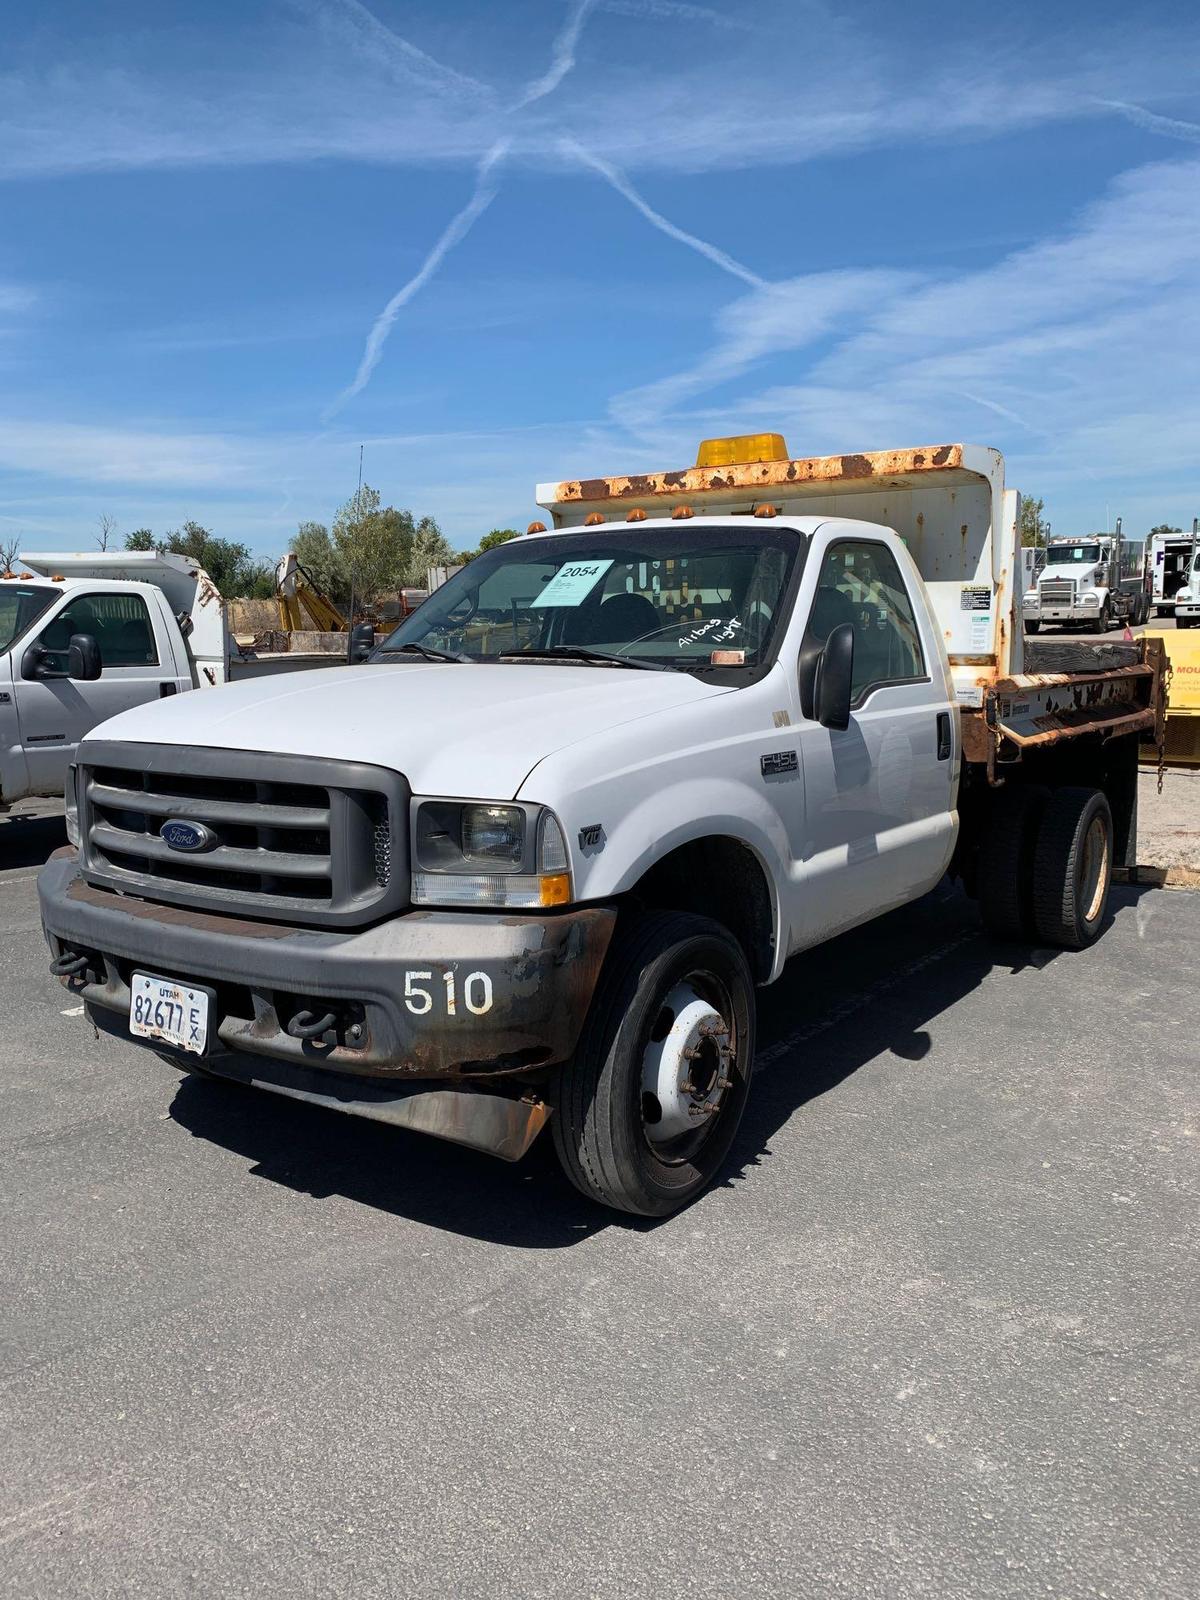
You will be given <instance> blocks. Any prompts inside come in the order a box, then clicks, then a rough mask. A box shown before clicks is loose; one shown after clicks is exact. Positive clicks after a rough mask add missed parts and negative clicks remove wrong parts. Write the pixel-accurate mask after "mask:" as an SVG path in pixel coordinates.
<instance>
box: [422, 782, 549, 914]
mask: <svg viewBox="0 0 1200 1600" xmlns="http://www.w3.org/2000/svg"><path fill="white" fill-rule="evenodd" d="M412 834H413V852H412V853H413V874H412V900H413V904H414V905H425V906H431V905H440V906H512V907H523V908H525V909H529V910H542V909H544V908H546V907H548V906H565V905H569V904H570V900H571V871H570V862H569V861H568V858H567V845H566V840H565V839H564V838H563V831H562V828H561V827H560V826H559V823H558V819H557V817H555V815H554V813H553V812H552V811H547V810H546V808H545V807H544V806H526V805H491V804H488V803H486V802H478V801H476V802H472V801H464V800H419V801H416V802H414V812H413V830H412Z"/></svg>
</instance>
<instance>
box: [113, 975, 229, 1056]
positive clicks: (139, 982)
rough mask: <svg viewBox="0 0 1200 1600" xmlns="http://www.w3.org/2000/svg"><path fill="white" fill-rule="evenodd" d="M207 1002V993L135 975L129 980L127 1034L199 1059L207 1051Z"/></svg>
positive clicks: (204, 990) (168, 979)
mask: <svg viewBox="0 0 1200 1600" xmlns="http://www.w3.org/2000/svg"><path fill="white" fill-rule="evenodd" d="M209 999H210V995H209V991H208V990H207V989H201V988H194V987H192V986H190V985H188V984H186V983H175V982H174V981H173V980H172V979H170V978H155V977H152V976H151V975H150V973H148V972H135V973H134V974H133V976H132V978H131V979H130V980H129V1031H130V1033H134V1034H137V1036H138V1037H139V1038H140V1039H161V1040H162V1041H163V1043H164V1044H172V1045H174V1046H175V1048H176V1049H177V1050H190V1051H191V1052H192V1054H193V1055H197V1056H202V1055H203V1054H204V1052H205V1050H206V1049H207V1047H208V1002H209Z"/></svg>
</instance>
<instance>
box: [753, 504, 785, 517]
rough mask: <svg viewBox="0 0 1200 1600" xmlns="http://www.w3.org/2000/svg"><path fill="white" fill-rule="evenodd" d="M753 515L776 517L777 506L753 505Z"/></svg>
mask: <svg viewBox="0 0 1200 1600" xmlns="http://www.w3.org/2000/svg"><path fill="white" fill-rule="evenodd" d="M754 515H755V516H756V517H777V516H778V515H779V507H778V506H768V505H762V506H755V508H754Z"/></svg>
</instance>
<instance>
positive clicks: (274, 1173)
mask: <svg viewBox="0 0 1200 1600" xmlns="http://www.w3.org/2000/svg"><path fill="white" fill-rule="evenodd" d="M1147 892H1149V891H1148V890H1147V888H1146V887H1145V886H1139V885H1130V886H1128V887H1122V888H1114V890H1113V895H1112V900H1111V901H1110V911H1109V920H1110V922H1111V919H1112V915H1113V913H1114V911H1116V910H1119V909H1120V908H1121V907H1122V906H1126V905H1131V904H1133V903H1134V902H1135V901H1136V900H1137V899H1138V898H1139V896H1140V895H1141V894H1143V893H1147ZM1071 959H1073V958H1072V956H1071V955H1070V953H1068V952H1065V951H1059V950H1050V949H1029V948H1028V947H1026V946H1020V947H1018V946H1009V947H1006V946H1002V945H993V944H992V943H991V942H990V941H989V940H988V939H987V938H986V937H985V935H984V934H983V932H982V931H981V929H980V926H979V920H978V915H977V912H976V910H975V906H974V904H973V902H971V901H970V900H968V899H967V897H966V896H965V895H964V894H962V893H961V892H960V891H959V890H957V889H955V888H952V887H951V886H950V885H949V884H948V883H947V884H943V885H942V886H940V887H939V888H938V889H936V890H935V891H934V892H933V893H932V894H929V895H927V896H926V897H925V898H924V899H923V900H920V901H918V902H916V904H914V905H911V906H906V907H904V908H903V909H902V910H899V911H894V912H891V913H890V914H889V915H887V916H885V917H881V918H879V919H878V920H877V921H875V922H872V923H869V924H867V925H865V926H864V927H862V928H859V929H856V930H855V931H853V932H851V933H848V934H843V935H842V936H841V937H840V938H838V939H834V940H832V941H830V943H828V944H825V945H821V946H819V947H818V948H817V949H815V950H812V951H809V952H807V953H805V954H804V955H801V956H797V957H796V958H795V959H794V960H793V961H792V962H790V963H789V965H788V967H787V970H786V971H785V973H784V975H783V977H782V978H781V979H780V980H779V982H778V983H776V984H775V985H773V986H772V987H771V988H770V989H766V990H763V991H762V992H761V993H760V996H759V1037H758V1052H757V1056H756V1063H755V1082H754V1087H753V1092H752V1093H751V1096H750V1101H749V1104H748V1106H747V1109H746V1114H745V1117H744V1119H743V1122H742V1126H741V1129H740V1130H739V1134H738V1138H737V1140H736V1142H735V1144H734V1148H733V1151H732V1153H731V1155H730V1158H729V1161H728V1162H727V1164H726V1168H725V1172H724V1174H723V1177H722V1178H721V1179H719V1180H718V1182H719V1183H723V1184H725V1185H730V1184H733V1183H735V1182H737V1181H738V1180H740V1179H741V1178H743V1177H745V1176H746V1175H747V1173H749V1172H752V1170H753V1168H755V1167H756V1166H759V1165H760V1164H761V1163H762V1161H763V1160H764V1158H767V1157H769V1156H770V1146H771V1140H772V1138H773V1137H774V1135H775V1134H776V1133H777V1132H778V1131H779V1129H780V1128H782V1127H783V1126H784V1125H785V1124H786V1123H787V1122H788V1121H789V1119H790V1118H791V1117H792V1116H793V1114H794V1113H795V1112H796V1111H797V1110H798V1109H800V1108H801V1107H802V1106H803V1105H805V1104H806V1103H807V1102H808V1101H809V1100H812V1099H814V1098H816V1096H818V1095H822V1094H825V1093H827V1092H828V1091H829V1090H830V1089H833V1088H836V1087H837V1085H838V1084H839V1083H842V1082H843V1081H844V1080H845V1079H846V1078H848V1077H850V1076H851V1074H852V1073H854V1072H856V1071H857V1070H858V1069H859V1067H861V1066H863V1065H864V1064H865V1063H867V1062H869V1061H872V1060H874V1059H875V1058H877V1057H878V1056H880V1055H885V1054H888V1053H891V1054H892V1055H895V1056H899V1057H900V1058H901V1059H902V1060H904V1061H913V1062H916V1061H920V1060H922V1059H923V1058H924V1057H925V1056H926V1055H927V1054H928V1053H929V1051H930V1049H931V1048H932V1037H931V1033H930V1025H931V1024H933V1023H935V1022H936V1019H937V1018H938V1017H940V1016H941V1015H942V1013H943V1012H945V1011H948V1010H949V1009H950V1008H951V1007H953V1006H954V1005H956V1004H957V1003H958V1002H959V1001H961V1000H962V999H963V998H964V997H965V996H967V995H968V994H970V993H971V991H972V990H973V989H974V988H976V987H977V985H978V984H980V983H981V982H982V980H983V979H984V978H985V977H986V976H987V975H988V973H990V972H991V971H992V970H993V969H994V968H996V967H1001V968H1005V967H1007V968H1009V969H1010V970H1012V971H1020V970H1022V969H1024V968H1028V967H1030V966H1034V967H1039V968H1040V967H1044V966H1046V965H1048V964H1049V963H1050V962H1051V961H1055V960H1067V961H1069V960H1071ZM171 1115H172V1116H173V1117H174V1118H175V1120H176V1121H177V1122H178V1123H180V1125H181V1126H183V1127H185V1128H187V1129H188V1130H189V1131H190V1132H191V1133H192V1134H194V1135H195V1136H196V1137H197V1138H203V1139H209V1140H212V1141H213V1142H214V1143H216V1144H218V1145H221V1146H222V1147H224V1148H225V1149H228V1150H232V1151H235V1152H236V1153H237V1154H239V1155H241V1156H243V1157H245V1158H246V1159H247V1160H250V1161H252V1162H253V1163H254V1164H255V1165H254V1169H253V1170H254V1172H255V1173H256V1174H257V1175H258V1176H261V1177H264V1178H267V1179H269V1180H270V1181H271V1182H273V1183H279V1184H283V1185H286V1186H287V1187H288V1188H291V1189H295V1190H296V1191H297V1192H299V1193H301V1194H307V1195H311V1196H313V1197H314V1198H317V1199H322V1198H325V1197H327V1196H329V1195H333V1194H340V1195H344V1196H345V1197H346V1198H348V1199H351V1200H356V1201H358V1202H360V1203H361V1204H363V1205H370V1206H375V1207H377V1208H378V1209H379V1210H382V1211H388V1212H391V1213H393V1214H394V1215H398V1216H404V1217H408V1218H411V1219H412V1220H414V1221H417V1222H420V1223H423V1224H425V1225H427V1226H429V1227H435V1228H443V1229H446V1230H448V1231H450V1232H453V1233H458V1234H463V1235H466V1236H469V1237H472V1238H477V1239H482V1240H486V1241H489V1242H492V1243H495V1244H502V1245H507V1246H512V1247H515V1248H518V1249H525V1250H545V1249H550V1250H554V1249H563V1248H565V1247H567V1246H569V1245H572V1244H576V1243H578V1242H579V1241H580V1240H582V1239H587V1238H589V1237H591V1236H592V1235H593V1234H595V1233H597V1232H598V1231H599V1230H601V1229H602V1228H605V1227H610V1226H613V1225H617V1226H623V1227H627V1228H632V1229H634V1230H638V1231H647V1230H650V1229H653V1228H655V1227H658V1226H660V1223H658V1222H656V1221H650V1220H645V1219H641V1218H635V1217H623V1216H620V1215H618V1214H617V1213H615V1212H611V1211H608V1210H606V1209H604V1208H603V1207H600V1206H597V1205H594V1204H593V1203H592V1202H590V1201H588V1200H586V1199H585V1198H584V1197H583V1196H581V1195H579V1194H577V1193H576V1191H575V1190H574V1189H573V1188H572V1187H571V1186H570V1185H569V1184H568V1183H567V1181H566V1179H565V1178H564V1177H563V1176H562V1174H561V1173H560V1172H559V1169H558V1165H557V1162H556V1160H555V1157H554V1152H553V1148H552V1146H551V1142H550V1140H549V1139H548V1138H547V1137H546V1136H545V1135H543V1136H542V1138H541V1139H540V1140H539V1141H538V1143H537V1144H535V1145H534V1147H533V1149H532V1151H531V1152H530V1153H529V1155H528V1156H527V1157H526V1158H525V1160H524V1161H522V1162H520V1163H518V1164H517V1165H515V1166H510V1165H508V1164H506V1163H504V1162H500V1161H497V1160H495V1159H493V1158H491V1157H489V1156H483V1155H478V1154H476V1153H475V1152H474V1151H470V1150H464V1149H461V1148H459V1147H457V1146H455V1145H449V1144H444V1143H441V1142H439V1141H437V1140H434V1139H429V1138H425V1137H422V1136H421V1135H419V1134H413V1133H409V1132H407V1131H405V1130H403V1129H398V1128H389V1127H384V1126H381V1125H379V1124H377V1123H371V1122H365V1121H361V1120H359V1119H357V1118H354V1117H345V1116H340V1115H338V1114H337V1113H335V1112H331V1111H327V1110H325V1109H323V1108H320V1107H315V1106H305V1105H302V1104H299V1103H297V1102H295V1101H289V1100H286V1099H282V1098H280V1097H278V1096H274V1095H270V1094H268V1093H266V1092H264V1091H261V1090H255V1089H248V1088H244V1087H242V1086H241V1085H237V1084H232V1083H223V1082H220V1081H218V1080H214V1079H210V1078H202V1077H185V1078H184V1079H183V1080H182V1081H181V1083H180V1086H179V1091H178V1093H177V1095H176V1097H175V1100H174V1102H173V1104H172V1107H171ZM694 1203H695V1204H702V1203H703V1196H700V1197H699V1199H698V1200H697V1201H696V1202H694ZM666 1220H668V1221H669V1220H670V1219H666Z"/></svg>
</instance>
